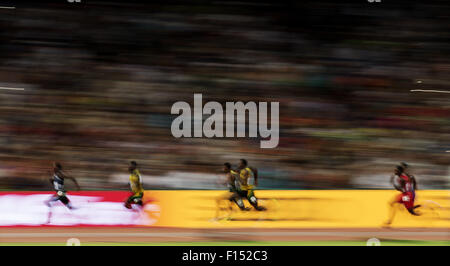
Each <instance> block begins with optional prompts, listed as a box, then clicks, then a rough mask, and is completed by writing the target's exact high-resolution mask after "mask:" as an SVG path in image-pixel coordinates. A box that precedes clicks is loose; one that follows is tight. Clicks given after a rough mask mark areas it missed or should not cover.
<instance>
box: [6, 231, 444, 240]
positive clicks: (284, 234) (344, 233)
mask: <svg viewBox="0 0 450 266" xmlns="http://www.w3.org/2000/svg"><path fill="white" fill-rule="evenodd" d="M227 234H233V235H247V236H368V235H371V236H373V235H375V236H449V237H450V234H449V232H447V231H444V232H398V231H397V232H221V233H201V232H197V233H195V232H190V233H189V232H186V233H2V234H0V238H2V237H4V238H20V237H27V238H28V237H30V238H35V237H75V236H77V237H201V236H223V235H227Z"/></svg>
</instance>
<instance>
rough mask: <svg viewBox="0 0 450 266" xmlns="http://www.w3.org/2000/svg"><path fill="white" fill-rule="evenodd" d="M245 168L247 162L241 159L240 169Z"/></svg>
mask: <svg viewBox="0 0 450 266" xmlns="http://www.w3.org/2000/svg"><path fill="white" fill-rule="evenodd" d="M245 167H247V160H245V159H240V160H239V168H245Z"/></svg>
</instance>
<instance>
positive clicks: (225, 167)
mask: <svg viewBox="0 0 450 266" xmlns="http://www.w3.org/2000/svg"><path fill="white" fill-rule="evenodd" d="M230 170H231V164H230V163H224V164H223V171H224V172H225V173H228V172H230Z"/></svg>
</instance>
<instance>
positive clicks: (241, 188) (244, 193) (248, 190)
mask: <svg viewBox="0 0 450 266" xmlns="http://www.w3.org/2000/svg"><path fill="white" fill-rule="evenodd" d="M251 178H253V179H254V185H252V184H250V179H251ZM238 181H239V182H238V185H237V186H236V187H237V193H238V195H239V196H241V197H243V198H244V197H245V198H247V200H248V202H249V203H250V204H251V205H252V206H253V207H254V208H255V209H256V210H258V211H263V210H266V208H264V207H262V206H258V199H257V198H256V196H255V192H254V188H255V186H257V185H258V170H257V169H256V168H254V167H250V166H248V164H247V160H245V159H241V160H240V162H239V178H238Z"/></svg>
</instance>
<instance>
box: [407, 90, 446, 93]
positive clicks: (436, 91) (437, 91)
mask: <svg viewBox="0 0 450 266" xmlns="http://www.w3.org/2000/svg"><path fill="white" fill-rule="evenodd" d="M410 92H435V93H450V91H439V90H410Z"/></svg>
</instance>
